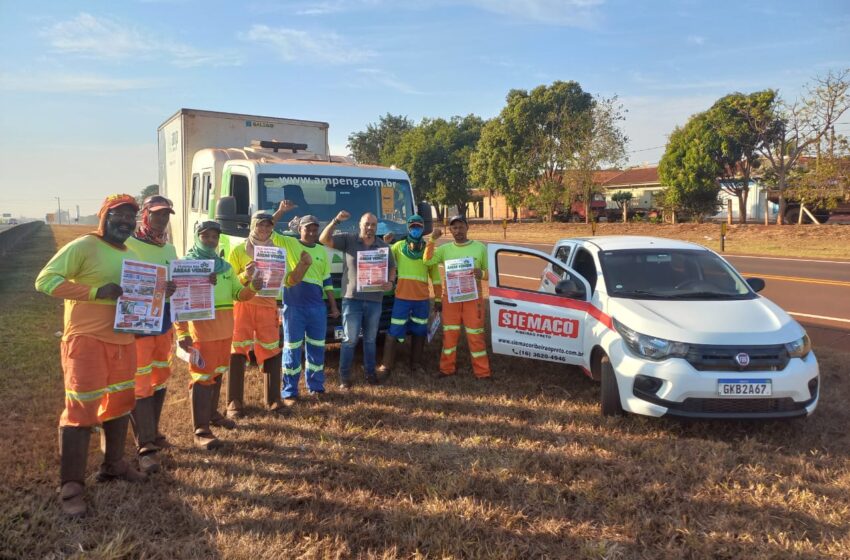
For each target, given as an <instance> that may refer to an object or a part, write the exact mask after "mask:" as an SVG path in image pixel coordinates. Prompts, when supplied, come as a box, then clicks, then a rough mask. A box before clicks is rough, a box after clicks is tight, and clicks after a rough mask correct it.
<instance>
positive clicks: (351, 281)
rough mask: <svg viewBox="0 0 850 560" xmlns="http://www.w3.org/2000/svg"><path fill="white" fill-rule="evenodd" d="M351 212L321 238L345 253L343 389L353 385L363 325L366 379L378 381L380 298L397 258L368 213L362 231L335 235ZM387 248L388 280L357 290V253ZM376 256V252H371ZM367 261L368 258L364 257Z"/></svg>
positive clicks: (334, 222)
mask: <svg viewBox="0 0 850 560" xmlns="http://www.w3.org/2000/svg"><path fill="white" fill-rule="evenodd" d="M350 217H351V214H349V213H348V212H346V211H345V210H343V211H341V212H340V213H339V214H337V215H336V218H334V219H333V220H331V222H330V223H329V224H328V225H327V227H325V229H324V231H323V232H322V235H321V236H320V237H319V241H320V242H321V244H322V245H324V246H325V247H332V248H334V249H337V250H338V251H341V252H342V253H343V255H344V258H343V261H342V328H343V331H344V334H343V339H342V347H341V349H340V355H339V381H340V388H342V389H348V388H350V387H351V364H352V362H353V361H354V348H355V347H356V346H357V338H358V336H359V334H360V328H361V327H362V328H363V366H364V369H365V370H366V381H368V382H369V383H370V384H371V385H376V384H377V383H378V377H377V375H376V374H375V361H376V358H375V340H376V339H377V337H378V323H379V321H380V319H381V301H382V300H383V298H384V292H385V291H388V290H391V289H392V286H393V285H392V281H393V280H394V279H395V261H394V260H393V256H392V252H391V251H390V250H389V246H388V245H387V244H386V243H384V241H383V240H382V239H380V238H378V237H377V236H376V232H377V230H378V218H377V217H376V216H375V215H374V214H372V213H370V212H367V213H366V214H363V216H362V217H361V218H360V231H359V233H342V234H339V235H334V229H335V228H336V226H337V225H338V224H339V223H341V222H344V221H345V220H347V219H349V218H350ZM376 249H386V258H387V266H388V270H387V281H386V282H384V283H383V284H381V285H378V286H374V287H373V288H372V289H371V290H363V291H358V289H357V288H358V286H357V260H358V256H357V255H358V253H360V252H362V251H374V250H376ZM370 255H372V256H374V253H372V254H370ZM364 260H365V257H364Z"/></svg>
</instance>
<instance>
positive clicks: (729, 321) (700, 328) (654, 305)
mask: <svg viewBox="0 0 850 560" xmlns="http://www.w3.org/2000/svg"><path fill="white" fill-rule="evenodd" d="M608 314H609V315H611V316H612V317H613V318H615V319H617V320H618V321H620V322H621V323H623V324H624V325H626V326H627V327H629V328H631V329H634V330H636V331H638V332H639V333H642V334H645V335H649V336H655V337H658V338H665V339H667V340H674V341H677V342H688V343H691V344H723V345H727V344H730V345H750V344H753V345H764V344H782V343H786V342H791V341H794V340H797V339H798V338H800V337H801V336H803V333H804V332H805V331H804V330H803V328H802V327H801V326H800V325H799V323H797V321H795V320H794V319H792V318H791V317H790V316H789V315H788V314H787V313H786V312H785V311H783V310H782V309H781V308H780V307H779V306H778V305H776V304H775V303H773V302H772V301H770V300H769V299H767V298H764V297H761V296H759V297H757V298H755V299H746V300H725V301H680V300H679V301H670V300H636V299H624V298H611V299H610V300H609V310H608Z"/></svg>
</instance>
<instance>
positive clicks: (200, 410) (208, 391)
mask: <svg viewBox="0 0 850 560" xmlns="http://www.w3.org/2000/svg"><path fill="white" fill-rule="evenodd" d="M214 388H215V386H214V385H201V384H200V383H193V384H192V388H191V389H190V390H189V401H190V402H191V404H192V428H193V429H194V436H195V446H196V447H200V448H201V449H207V450H210V449H218V448H219V447H221V445H222V444H221V441H220V440H219V439H217V438H216V437H215V435H213V433H212V430H210V415H211V412H212V395H213V390H214Z"/></svg>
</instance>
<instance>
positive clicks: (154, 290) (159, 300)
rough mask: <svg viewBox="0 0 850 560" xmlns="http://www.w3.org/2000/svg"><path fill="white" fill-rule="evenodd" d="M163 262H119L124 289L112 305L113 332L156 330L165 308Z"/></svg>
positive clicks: (148, 331)
mask: <svg viewBox="0 0 850 560" xmlns="http://www.w3.org/2000/svg"><path fill="white" fill-rule="evenodd" d="M167 272H168V271H167V270H166V268H165V267H164V266H160V265H157V264H150V263H144V262H139V261H133V260H125V261H124V264H123V265H122V266H121V289H122V290H124V293H123V294H122V295H121V297H119V298H118V302H117V305H116V306H115V323H114V325H113V328H114V329H115V331H116V332H125V333H135V334H158V333H159V332H160V331H161V330H162V320H163V317H164V312H165V283H166V282H167V279H168V277H167Z"/></svg>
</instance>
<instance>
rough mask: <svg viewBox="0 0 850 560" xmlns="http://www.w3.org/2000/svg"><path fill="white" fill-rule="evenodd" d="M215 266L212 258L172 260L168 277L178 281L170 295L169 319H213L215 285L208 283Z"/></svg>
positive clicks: (175, 281)
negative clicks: (175, 289)
mask: <svg viewBox="0 0 850 560" xmlns="http://www.w3.org/2000/svg"><path fill="white" fill-rule="evenodd" d="M214 269H215V261H213V260H190V259H178V260H176V261H171V263H170V273H171V280H173V281H174V283H176V284H177V291H176V292H174V295H173V296H171V320H172V321H204V320H207V319H215V293H214V290H215V286H213V285H212V284H210V274H212V272H213V270H214Z"/></svg>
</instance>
